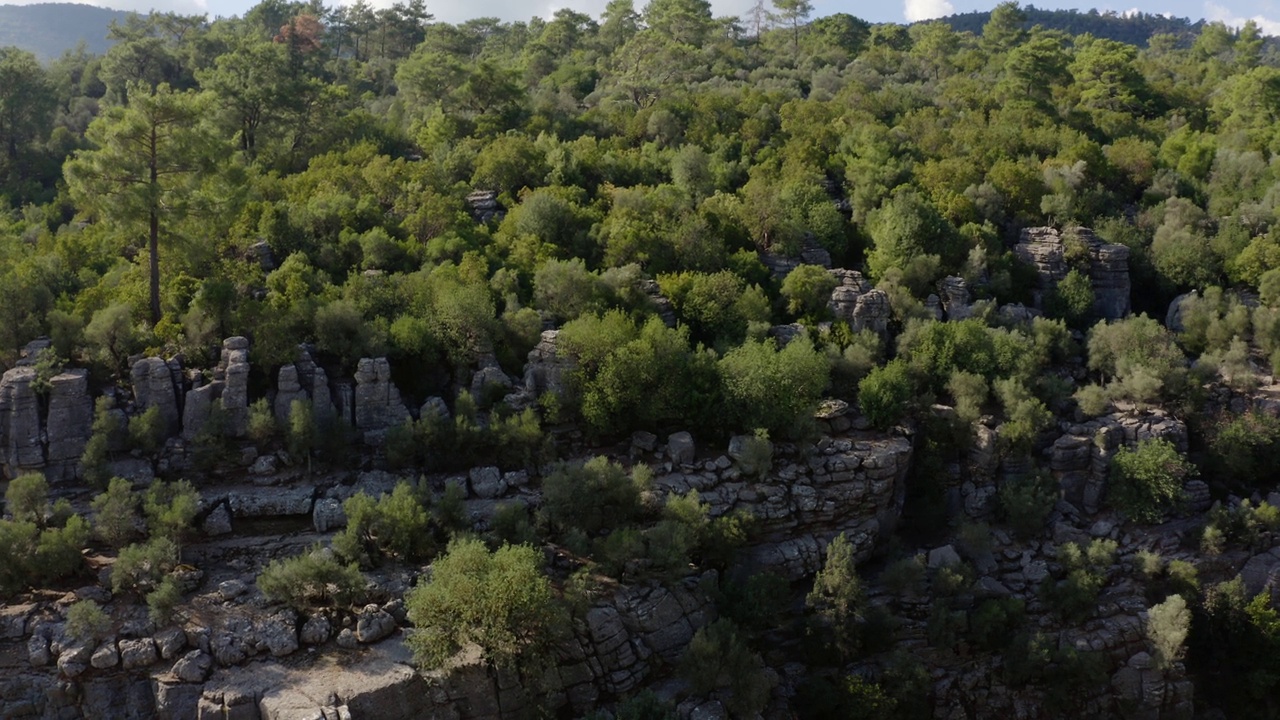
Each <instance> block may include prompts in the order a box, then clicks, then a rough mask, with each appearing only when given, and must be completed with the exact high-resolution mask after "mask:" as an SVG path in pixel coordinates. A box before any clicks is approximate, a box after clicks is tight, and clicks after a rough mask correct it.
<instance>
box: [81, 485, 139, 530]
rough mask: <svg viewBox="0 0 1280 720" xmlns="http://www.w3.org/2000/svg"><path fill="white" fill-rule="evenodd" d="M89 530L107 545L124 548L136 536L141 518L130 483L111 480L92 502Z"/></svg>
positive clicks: (136, 499)
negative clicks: (91, 522)
mask: <svg viewBox="0 0 1280 720" xmlns="http://www.w3.org/2000/svg"><path fill="white" fill-rule="evenodd" d="M90 507H91V508H92V509H93V530H94V532H95V533H96V534H97V535H98V537H100V538H102V540H104V541H105V542H106V543H107V544H108V545H111V546H113V547H124V546H125V545H127V544H128V543H129V541H130V540H132V539H133V538H134V537H135V536H137V534H138V526H139V525H140V524H141V520H142V518H141V517H140V515H139V513H138V497H137V496H136V495H134V493H133V483H131V482H129V481H128V480H125V479H124V478H119V477H113V478H111V482H110V483H108V484H107V490H106V492H104V493H100V494H99V495H97V496H95V497H94V498H93V502H91V503H90Z"/></svg>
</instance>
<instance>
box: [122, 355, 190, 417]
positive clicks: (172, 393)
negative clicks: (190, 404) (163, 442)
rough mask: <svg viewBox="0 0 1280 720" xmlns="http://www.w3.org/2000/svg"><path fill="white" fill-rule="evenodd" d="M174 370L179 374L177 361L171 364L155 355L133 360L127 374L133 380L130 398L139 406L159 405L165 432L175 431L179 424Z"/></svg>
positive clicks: (150, 406) (139, 407)
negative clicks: (131, 396)
mask: <svg viewBox="0 0 1280 720" xmlns="http://www.w3.org/2000/svg"><path fill="white" fill-rule="evenodd" d="M175 370H177V371H178V374H179V375H180V374H181V369H180V368H177V366H176V363H175V364H174V365H170V364H169V363H166V362H165V361H164V360H161V359H160V358H158V357H149V358H142V359H141V360H139V361H137V362H135V363H134V364H133V368H132V370H131V371H130V373H129V374H130V380H131V381H132V383H133V400H134V402H135V403H136V404H137V406H138V409H139V410H147V409H150V408H152V407H155V408H158V409H159V411H160V420H161V422H162V423H163V427H164V429H165V434H166V435H173V434H175V433H177V432H178V427H179V425H180V415H179V414H178V384H177V383H176V382H174V373H175Z"/></svg>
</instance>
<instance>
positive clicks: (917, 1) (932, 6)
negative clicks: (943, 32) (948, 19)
mask: <svg viewBox="0 0 1280 720" xmlns="http://www.w3.org/2000/svg"><path fill="white" fill-rule="evenodd" d="M955 11H956V9H955V6H953V5H952V4H951V3H950V2H949V0H903V3H902V14H903V16H904V17H906V18H907V22H919V21H920V20H932V19H933V18H940V17H942V16H944V15H951V14H953V13H954V12H955Z"/></svg>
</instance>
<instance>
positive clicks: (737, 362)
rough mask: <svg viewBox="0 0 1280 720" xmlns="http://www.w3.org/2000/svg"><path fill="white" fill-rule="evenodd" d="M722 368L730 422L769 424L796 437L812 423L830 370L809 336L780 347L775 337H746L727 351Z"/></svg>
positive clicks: (771, 429)
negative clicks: (743, 341)
mask: <svg viewBox="0 0 1280 720" xmlns="http://www.w3.org/2000/svg"><path fill="white" fill-rule="evenodd" d="M719 369H720V377H721V379H722V381H723V383H724V394H725V411H726V414H727V415H728V417H729V421H730V423H731V425H732V427H734V428H737V429H743V430H746V429H751V428H765V429H767V430H768V431H769V433H770V435H772V436H774V437H796V436H797V435H798V434H799V432H802V431H803V429H804V428H805V427H806V426H807V425H808V424H811V423H812V414H813V412H814V410H816V409H817V405H818V399H819V398H820V397H821V396H822V391H823V390H825V389H826V387H827V377H828V371H829V367H828V364H827V360H826V358H825V357H824V356H823V355H822V354H821V353H819V352H818V351H817V350H815V349H814V347H813V342H812V341H810V340H809V339H808V338H805V337H799V338H795V339H793V340H791V342H789V343H787V346H786V347H784V348H782V349H781V350H777V349H775V346H774V345H773V343H772V342H757V341H755V340H748V341H747V342H745V343H743V344H742V345H740V346H738V347H736V348H734V349H733V350H730V351H729V352H727V353H725V355H724V357H723V358H722V359H721V360H720V362H719Z"/></svg>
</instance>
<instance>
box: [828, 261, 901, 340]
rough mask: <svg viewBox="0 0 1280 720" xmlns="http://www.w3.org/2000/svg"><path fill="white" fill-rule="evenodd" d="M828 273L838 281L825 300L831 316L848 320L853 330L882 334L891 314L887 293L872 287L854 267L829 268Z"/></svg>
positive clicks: (886, 329) (887, 325) (885, 330)
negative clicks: (846, 268)
mask: <svg viewBox="0 0 1280 720" xmlns="http://www.w3.org/2000/svg"><path fill="white" fill-rule="evenodd" d="M831 274H832V275H833V276H835V278H836V281H837V282H838V283H839V284H838V285H836V288H835V289H834V290H832V291H831V299H830V300H828V301H827V307H828V308H830V309H831V312H832V314H833V315H835V318H836V319H837V320H843V321H845V322H847V323H849V327H851V328H853V330H854V332H858V331H861V330H871V331H873V332H876V333H879V334H881V335H883V334H885V333H886V332H887V331H888V329H889V319H890V318H891V317H892V316H893V311H892V308H890V306H889V296H888V295H887V294H885V292H884V291H883V290H876V289H873V288H872V287H871V283H869V282H867V280H866V278H864V277H863V276H862V273H860V272H858V271H856V270H843V269H841V270H832V271H831Z"/></svg>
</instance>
